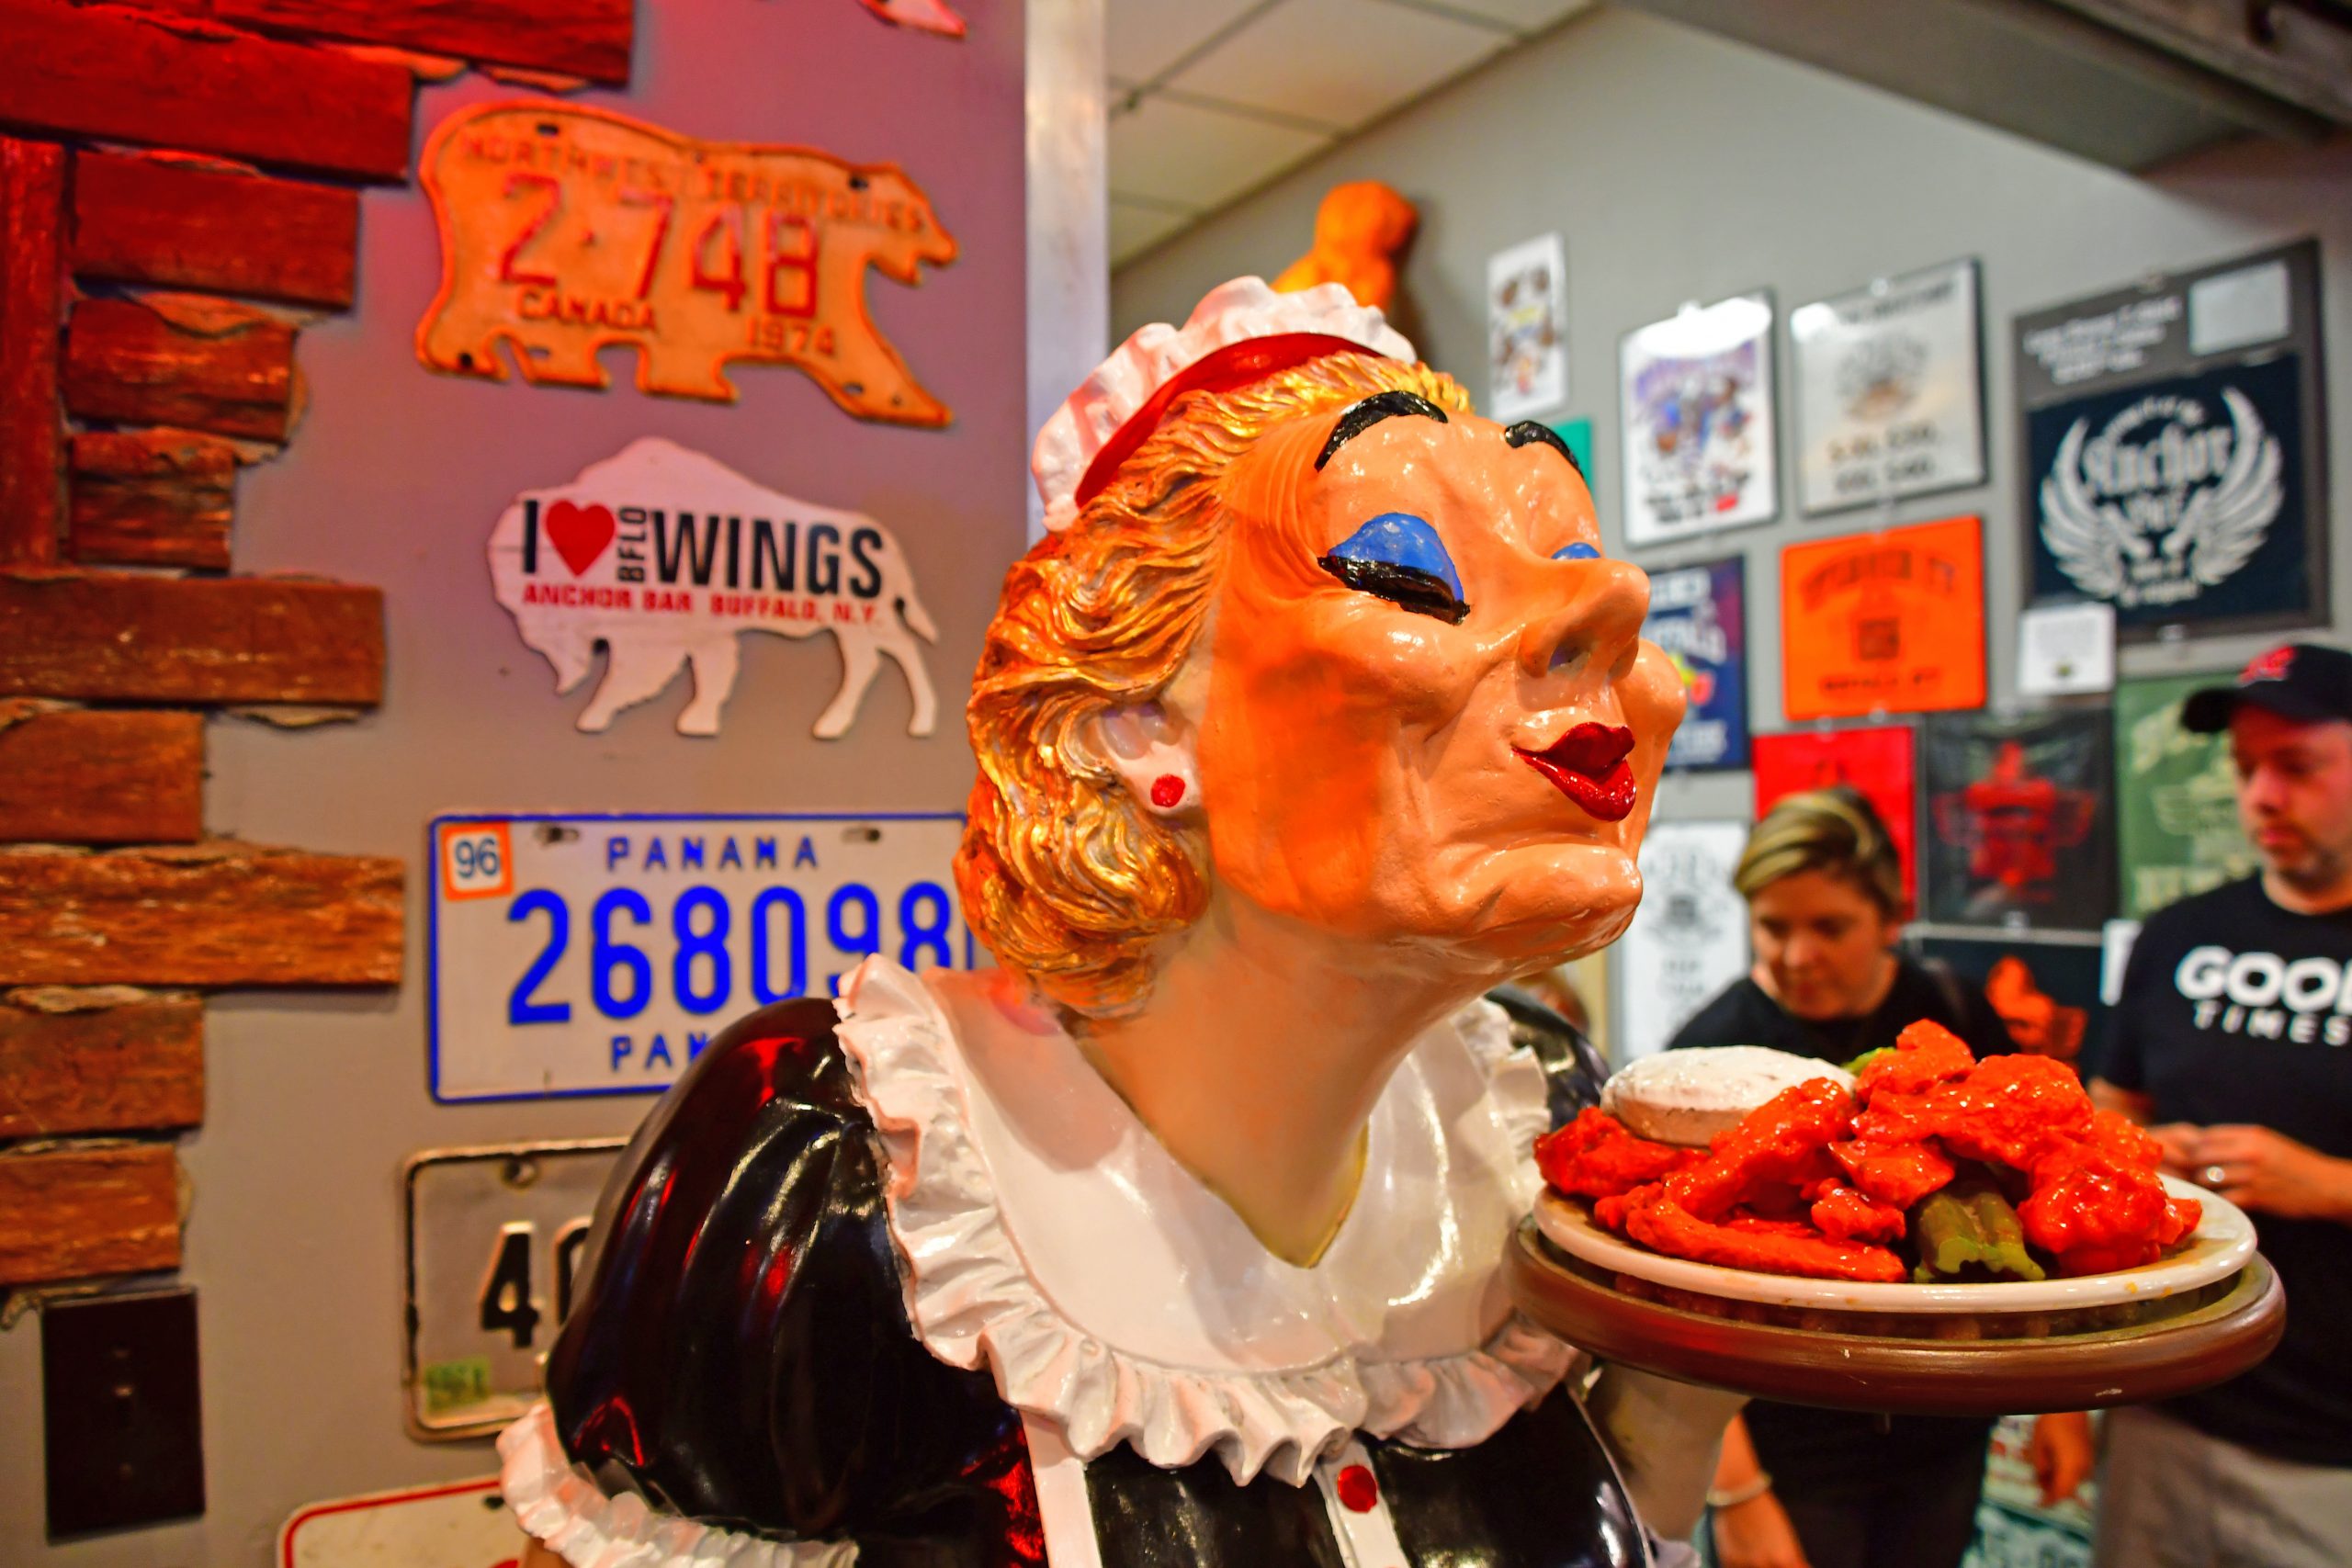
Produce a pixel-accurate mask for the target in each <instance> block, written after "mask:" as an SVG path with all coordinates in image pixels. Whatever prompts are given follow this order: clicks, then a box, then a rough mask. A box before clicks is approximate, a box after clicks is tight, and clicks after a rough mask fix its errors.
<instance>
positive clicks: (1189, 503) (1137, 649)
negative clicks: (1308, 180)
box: [956, 355, 1470, 1017]
mask: <svg viewBox="0 0 2352 1568" xmlns="http://www.w3.org/2000/svg"><path fill="white" fill-rule="evenodd" d="M1397 390H1402V391H1409V392H1416V393H1419V395H1420V396H1422V397H1424V398H1427V399H1428V400H1430V401H1431V402H1433V403H1435V404H1437V405H1438V406H1439V407H1441V408H1444V409H1449V410H1452V411H1454V412H1468V411H1469V408H1470V398H1469V394H1468V393H1466V392H1464V390H1463V389H1462V388H1461V387H1460V386H1459V385H1457V384H1456V383H1455V382H1454V381H1453V378H1451V377H1447V376H1444V375H1442V374H1440V373H1439V372H1437V371H1434V370H1431V369H1430V368H1429V367H1427V366H1424V365H1418V364H1409V363H1407V362H1404V361H1401V360H1394V359H1382V358H1377V357H1374V356H1373V355H1329V356H1326V357H1324V358H1321V359H1316V360H1310V361H1308V362H1307V363H1306V364H1305V365H1301V366H1298V367H1295V368H1292V369H1288V370H1283V371H1278V372H1276V373H1275V374H1273V375H1272V376H1269V377H1267V378H1265V379H1263V380H1261V381H1258V382H1255V383H1253V384H1251V385H1250V386H1248V387H1245V388H1242V389H1238V390H1237V391H1231V392H1222V393H1207V392H1196V393H1193V394H1192V395H1190V396H1188V397H1184V398H1180V399H1179V400H1177V401H1176V403H1175V404H1174V405H1173V407H1171V408H1170V411H1169V413H1168V415H1167V417H1166V418H1165V419H1164V420H1162V422H1161V423H1160V424H1159V428H1158V429H1157V430H1156V431H1155V432H1154V433H1153V434H1152V435H1151V436H1150V437H1149V438H1148V440H1146V441H1145V443H1144V444H1143V446H1141V447H1139V448H1138V449H1137V450H1136V454H1135V456H1133V457H1130V458H1128V459H1127V461H1126V462H1125V464H1124V465H1122V466H1121V468H1120V469H1119V471H1118V474H1117V476H1116V478H1115V479H1113V481H1112V482H1111V484H1110V485H1109V486H1108V488H1106V489H1105V490H1104V491H1103V493H1102V494H1100V495H1098V496H1096V497H1095V498H1094V499H1093V500H1092V501H1091V502H1088V503H1087V505H1086V507H1085V508H1084V509H1083V510H1082V511H1080V513H1079V514H1078V516H1077V518H1076V519H1075V520H1074V521H1073V522H1072V524H1071V525H1070V526H1069V528H1067V529H1065V530H1064V531H1062V532H1061V533H1058V534H1052V535H1048V536H1046V538H1045V539H1043V540H1041V541H1040V542H1039V543H1038V544H1037V545H1036V547H1035V548H1033V549H1031V550H1030V551H1029V553H1028V554H1027V555H1026V556H1023V558H1021V559H1020V560H1018V561H1016V562H1014V563H1013V567H1012V570H1011V571H1010V572H1008V573H1007V574H1006V576H1005V581H1004V593H1003V596H1002V597H1001V599H1000V600H999V601H998V604H997V613H996V618H995V619H994V620H993V621H991V622H989V631H988V641H987V644H986V646H985V648H984V649H983V650H982V652H981V655H980V667H979V671H978V675H977V676H976V677H975V679H974V682H973V688H972V700H971V704H970V706H969V707H968V708H967V722H968V725H969V728H970V731H971V737H972V750H973V751H974V752H975V753H976V754H977V755H978V759H979V764H980V774H979V780H978V783H976V784H974V785H973V786H972V800H971V807H970V818H969V821H968V823H967V826H966V828H965V829H964V841H963V845H962V848H961V849H959V850H958V851H957V852H956V887H957V889H958V890H959V891H960V893H961V894H962V896H963V902H964V917H965V919H966V920H967V921H968V922H969V923H970V925H971V928H972V930H973V931H974V933H975V934H976V935H978V938H979V940H980V941H981V942H985V943H987V945H988V947H989V951H990V952H992V953H995V954H996V957H997V961H998V962H999V963H1000V964H1003V965H1004V966H1005V967H1006V968H1008V969H1012V970H1014V971H1017V972H1019V973H1020V974H1022V975H1023V976H1027V978H1028V979H1029V981H1030V982H1031V983H1032V984H1033V985H1035V987H1037V988H1038V989H1039V990H1040V991H1042V992H1044V993H1045V994H1046V996H1047V997H1049V998H1052V999H1053V1000H1055V1001H1057V1002H1058V1003H1060V1004H1061V1005H1062V1006H1064V1007H1066V1008H1068V1009H1069V1010H1072V1011H1074V1012H1077V1013H1079V1014H1081V1015H1084V1016H1089V1017H1104V1016H1112V1015H1115V1014H1117V1013H1120V1012H1124V1011H1126V1010H1131V1009H1133V1008H1134V1007H1135V1006H1136V1005H1137V1004H1138V1003H1139V1002H1140V1001H1141V1000H1142V999H1143V997H1144V995H1145V993H1146V992H1147V991H1148V989H1149V987H1150V984H1151V977H1152V973H1153V969H1154V964H1153V958H1152V949H1153V946H1154V944H1155V943H1157V942H1160V941H1161V940H1162V939H1164V938H1166V937H1168V936H1170V935H1172V934H1173V933H1175V932H1177V931H1182V930H1183V929H1184V928H1185V927H1186V926H1188V925H1190V924H1192V922H1193V920H1195V919H1199V918H1200V915H1201V911H1202V909H1203V908H1204V907H1205V906H1206V904H1207V901H1208V886H1209V882H1208V872H1209V865H1208V834H1207V831H1206V829H1204V827H1202V826H1201V825H1200V824H1199V822H1198V821H1197V820H1193V821H1180V820H1177V819H1172V818H1159V817H1155V816H1152V815H1151V814H1150V813H1148V812H1147V811H1145V810H1144V809H1142V808H1141V807H1140V805H1139V804H1138V803H1137V802H1136V800H1135V799H1134V798H1133V797H1132V796H1131V795H1129V794H1128V792H1127V789H1126V786H1125V784H1124V783H1122V782H1121V780H1120V778H1119V775H1118V774H1117V773H1115V772H1114V770H1113V768H1112V767H1111V765H1110V761H1109V760H1108V759H1107V758H1105V757H1104V756H1103V755H1102V754H1101V753H1100V752H1099V751H1098V750H1096V745H1097V733H1098V729H1097V725H1096V724H1095V722H1094V721H1095V720H1096V719H1098V718H1099V717H1100V716H1103V715H1104V714H1106V713H1108V712H1110V711H1111V710H1113V709H1114V708H1118V707H1124V706H1130V705H1139V704H1143V703H1148V702H1150V701H1152V700H1153V699H1154V698H1156V697H1157V696H1158V695H1159V693H1160V692H1161V691H1162V690H1163V689H1164V688H1165V687H1166V686H1167V685H1168V683H1169V682H1170V681H1171V680H1173V679H1174V678H1175V676H1176V673H1177V671H1179V670H1181V669H1182V667H1183V664H1184V661H1185V660H1186V659H1188V658H1189V657H1191V655H1192V653H1193V648H1194V646H1195V644H1196V643H1197V642H1198V641H1199V639H1200V637H1201V633H1202V631H1203V629H1204V627H1205V626H1206V625H1207V624H1208V618H1209V610H1210V606H1211V605H1212V604H1214V603H1215V602H1216V590H1217V584H1218V581H1219V579H1220V577H1221V575H1222V569H1223V565H1224V561H1225V552H1226V541H1227V527H1228V524H1229V516H1228V514H1227V511H1226V509H1225V507H1224V506H1223V505H1222V504H1220V502H1219V499H1218V491H1219V482H1220V480H1221V479H1222V478H1223V476H1224V474H1225V471H1226V469H1227V468H1228V467H1229V466H1230V465H1231V464H1232V463H1233V462H1234V460H1235V459H1236V458H1238V457H1240V456H1241V455H1242V454H1243V453H1244V452H1246V451H1247V450H1248V449H1249V448H1250V444H1251V443H1252V442H1253V441H1255V440H1256V439H1257V438H1258V437H1259V436H1260V435H1261V434H1263V433H1264V432H1265V431H1266V430H1267V429H1268V428H1269V427H1270V426H1272V425H1275V424H1279V423H1288V422H1290V421H1292V420H1297V419H1306V418H1312V417H1314V416H1315V415H1317V414H1319V413H1325V412H1335V411H1337V410H1339V409H1341V408H1344V407H1347V406H1348V405H1350V404H1351V403H1355V402H1359V401H1361V400H1363V399H1365V398H1368V397H1371V396H1373V395H1374V394H1375V393H1378V392H1386V391H1397ZM1206 808H1207V809H1210V810H1214V809H1215V808H1216V803H1215V802H1214V801H1211V802H1208V803H1206Z"/></svg>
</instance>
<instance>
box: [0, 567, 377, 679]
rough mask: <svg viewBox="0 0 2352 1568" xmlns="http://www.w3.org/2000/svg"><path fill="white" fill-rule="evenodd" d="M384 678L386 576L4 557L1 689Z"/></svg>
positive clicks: (0, 592)
mask: <svg viewBox="0 0 2352 1568" xmlns="http://www.w3.org/2000/svg"><path fill="white" fill-rule="evenodd" d="M383 690H384V596H383V594H382V592H380V591H379V590H377V589H373V588H352V587H346V586H345V585H343V584H341V583H334V582H302V581H283V580H279V579H276V578H260V577H223V578H197V577H183V578H172V577H150V576H145V575H141V574H133V573H128V572H97V571H93V572H75V571H54V570H52V571H34V570H29V569H28V570H17V571H5V570H0V696H34V697H76V698H85V699H94V700H99V701H109V702H153V703H307V704H338V703H340V704H359V705H373V704H375V703H377V702H379V701H380V700H381V699H382V696H383Z"/></svg>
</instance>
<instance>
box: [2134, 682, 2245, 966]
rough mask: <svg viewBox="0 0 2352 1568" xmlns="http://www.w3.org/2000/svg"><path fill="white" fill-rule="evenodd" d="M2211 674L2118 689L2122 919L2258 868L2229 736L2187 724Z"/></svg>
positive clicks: (2149, 912) (2147, 912)
mask: <svg viewBox="0 0 2352 1568" xmlns="http://www.w3.org/2000/svg"><path fill="white" fill-rule="evenodd" d="M2216 679H2217V677H2215V676H2212V675H2170V676H2165V677H2163V678H2160V679H2157V680H2153V681H2126V682H2122V683H2121V684H2120V685H2119V686H2117V687H2116V688H2115V806H2116V851H2117V856H2118V858H2119V859H2120V861H2121V863H2122V864H2121V868H2120V875H2121V879H2122V905H2123V910H2122V912H2123V918H2124V919H2130V920H2141V919H2147V918H2148V917H2149V916H2150V915H2152V914H2154V913H2155V912H2156V911H2157V910H2158V909H2161V908H2164V907H2165V905H2167V904H2170V903H2172V902H2174V901H2175V900H2177V899H2180V898H2186V897H2188V896H2189V895H2190V894H2192V893H2202V892H2204V891H2205V890H2206V889H2208V888H2210V887H2219V886H2221V885H2222V883H2224V882H2233V881H2235V880H2237V879H2238V878H2239V877H2241V876H2248V875H2251V874H2253V873H2254V871H2255V868H2256V860H2255V855H2254V846H2253V845H2252V844H2250V843H2248V842H2247V841H2246V836H2245V829H2243V828H2241V827H2240V826H2239V825H2238V788H2237V772H2236V770H2235V768H2234V767H2233V766H2232V764H2231V761H2230V738H2229V737H2228V736H2227V735H2195V734H2191V733H2190V732H2189V731H2188V730H2186V729H2183V728H2181V727H2180V705H2181V703H2182V701H2183V700H2185V699H2186V698H2187V697H2188V694H2189V693H2191V692H2193V691H2195V690H2197V689H2198V688H2199V687H2200V686H2210V685H2212V684H2213V683H2214V682H2215V680H2216Z"/></svg>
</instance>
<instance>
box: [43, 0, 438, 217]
mask: <svg viewBox="0 0 2352 1568" xmlns="http://www.w3.org/2000/svg"><path fill="white" fill-rule="evenodd" d="M388 8H389V7H388ZM0 60H8V61H14V62H17V65H16V67H15V68H13V69H10V70H6V71H0V123H5V124H8V125H13V126H17V127H22V128H25V129H28V130H31V131H33V132H35V133H42V132H50V133H62V134H65V135H70V136H89V137H96V138H98V139H99V140H102V141H130V142H136V143H138V144H140V145H141V146H147V147H182V148H187V149H188V150H190V151H192V152H217V153H220V154H221V155H223V156H225V157H231V158H250V159H252V160H254V162H256V163H262V164H285V165H287V166H288V167H291V168H297V169H320V170H324V171H327V172H330V173H334V174H345V175H363V176H368V177H372V178H377V179H388V180H392V179H399V178H400V177H401V176H402V175H404V174H406V173H407V171H408V153H409V108H410V100H411V98H412V97H413V85H414V83H413V78H412V77H411V76H410V74H409V73H408V72H407V71H406V70H405V69H403V68H402V67H401V66H399V65H395V64H392V63H390V62H386V61H378V60H366V59H362V58H360V57H358V56H356V55H353V54H350V53H347V52H345V51H342V50H337V49H312V48H309V47H306V46H304V45H301V44H295V43H284V42H280V41H278V40H277V39H265V38H256V37H254V35H252V34H251V33H244V32H239V31H237V30H236V29H234V28H225V27H221V26H219V25H218V24H215V23H210V22H205V21H199V20H196V19H194V18H188V17H168V16H154V15H150V14H146V13H142V12H140V11H136V10H130V9H127V8H124V7H121V6H78V5H74V4H71V3H69V0H0ZM36 62H37V64H38V69H35V68H34V66H35V64H36Z"/></svg>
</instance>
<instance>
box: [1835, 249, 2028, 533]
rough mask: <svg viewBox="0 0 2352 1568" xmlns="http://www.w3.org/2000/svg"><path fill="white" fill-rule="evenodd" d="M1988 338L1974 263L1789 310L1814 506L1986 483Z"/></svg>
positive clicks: (1878, 284) (1860, 503) (1931, 270)
mask: <svg viewBox="0 0 2352 1568" xmlns="http://www.w3.org/2000/svg"><path fill="white" fill-rule="evenodd" d="M1981 340H1982V330H1981V326H1980V323H1979V321H1978V317H1977V289H1976V264H1975V263H1974V262H1973V261H1958V262H1951V263H1949V264H1948V265H1943V266H1936V267H1929V268H1928V269H1927V270H1926V271H1924V272H1915V273H1911V274H1908V275H1906V276H1902V277H1894V278H1881V279H1879V280H1878V281H1877V282H1875V283H1872V284H1871V286H1870V287H1869V288H1857V289H1855V290H1853V291H1852V292H1850V293H1847V294H1839V295H1836V296H1833V297H1832V298H1830V299H1816V300H1815V301H1814V302H1813V303H1812V304H1810V305H1800V306H1798V307H1797V308H1796V309H1795V310H1791V311H1790V312H1789V344H1790V346H1791V349H1792V356H1793V359H1794V367H1793V368H1794V380H1795V387H1796V408H1797V413H1796V418H1797V435H1798V443H1799V444H1798V447H1797V491H1798V496H1799V499H1800V502H1801V503H1802V505H1803V507H1804V510H1805V511H1806V512H1837V511H1841V510H1843V509H1845V508H1847V507H1852V506H1868V505H1871V504H1873V503H1875V502H1886V501H1895V500H1899V499H1901V498H1903V497H1905V496H1911V495H1926V494H1928V493H1929V492H1931V491H1940V490H1957V489H1962V488H1964V487H1966V486H1969V485H1977V484H1982V483H1984V482H1985V383H1984V369H1983V355H1982V353H1981V351H1980V343H1981Z"/></svg>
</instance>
